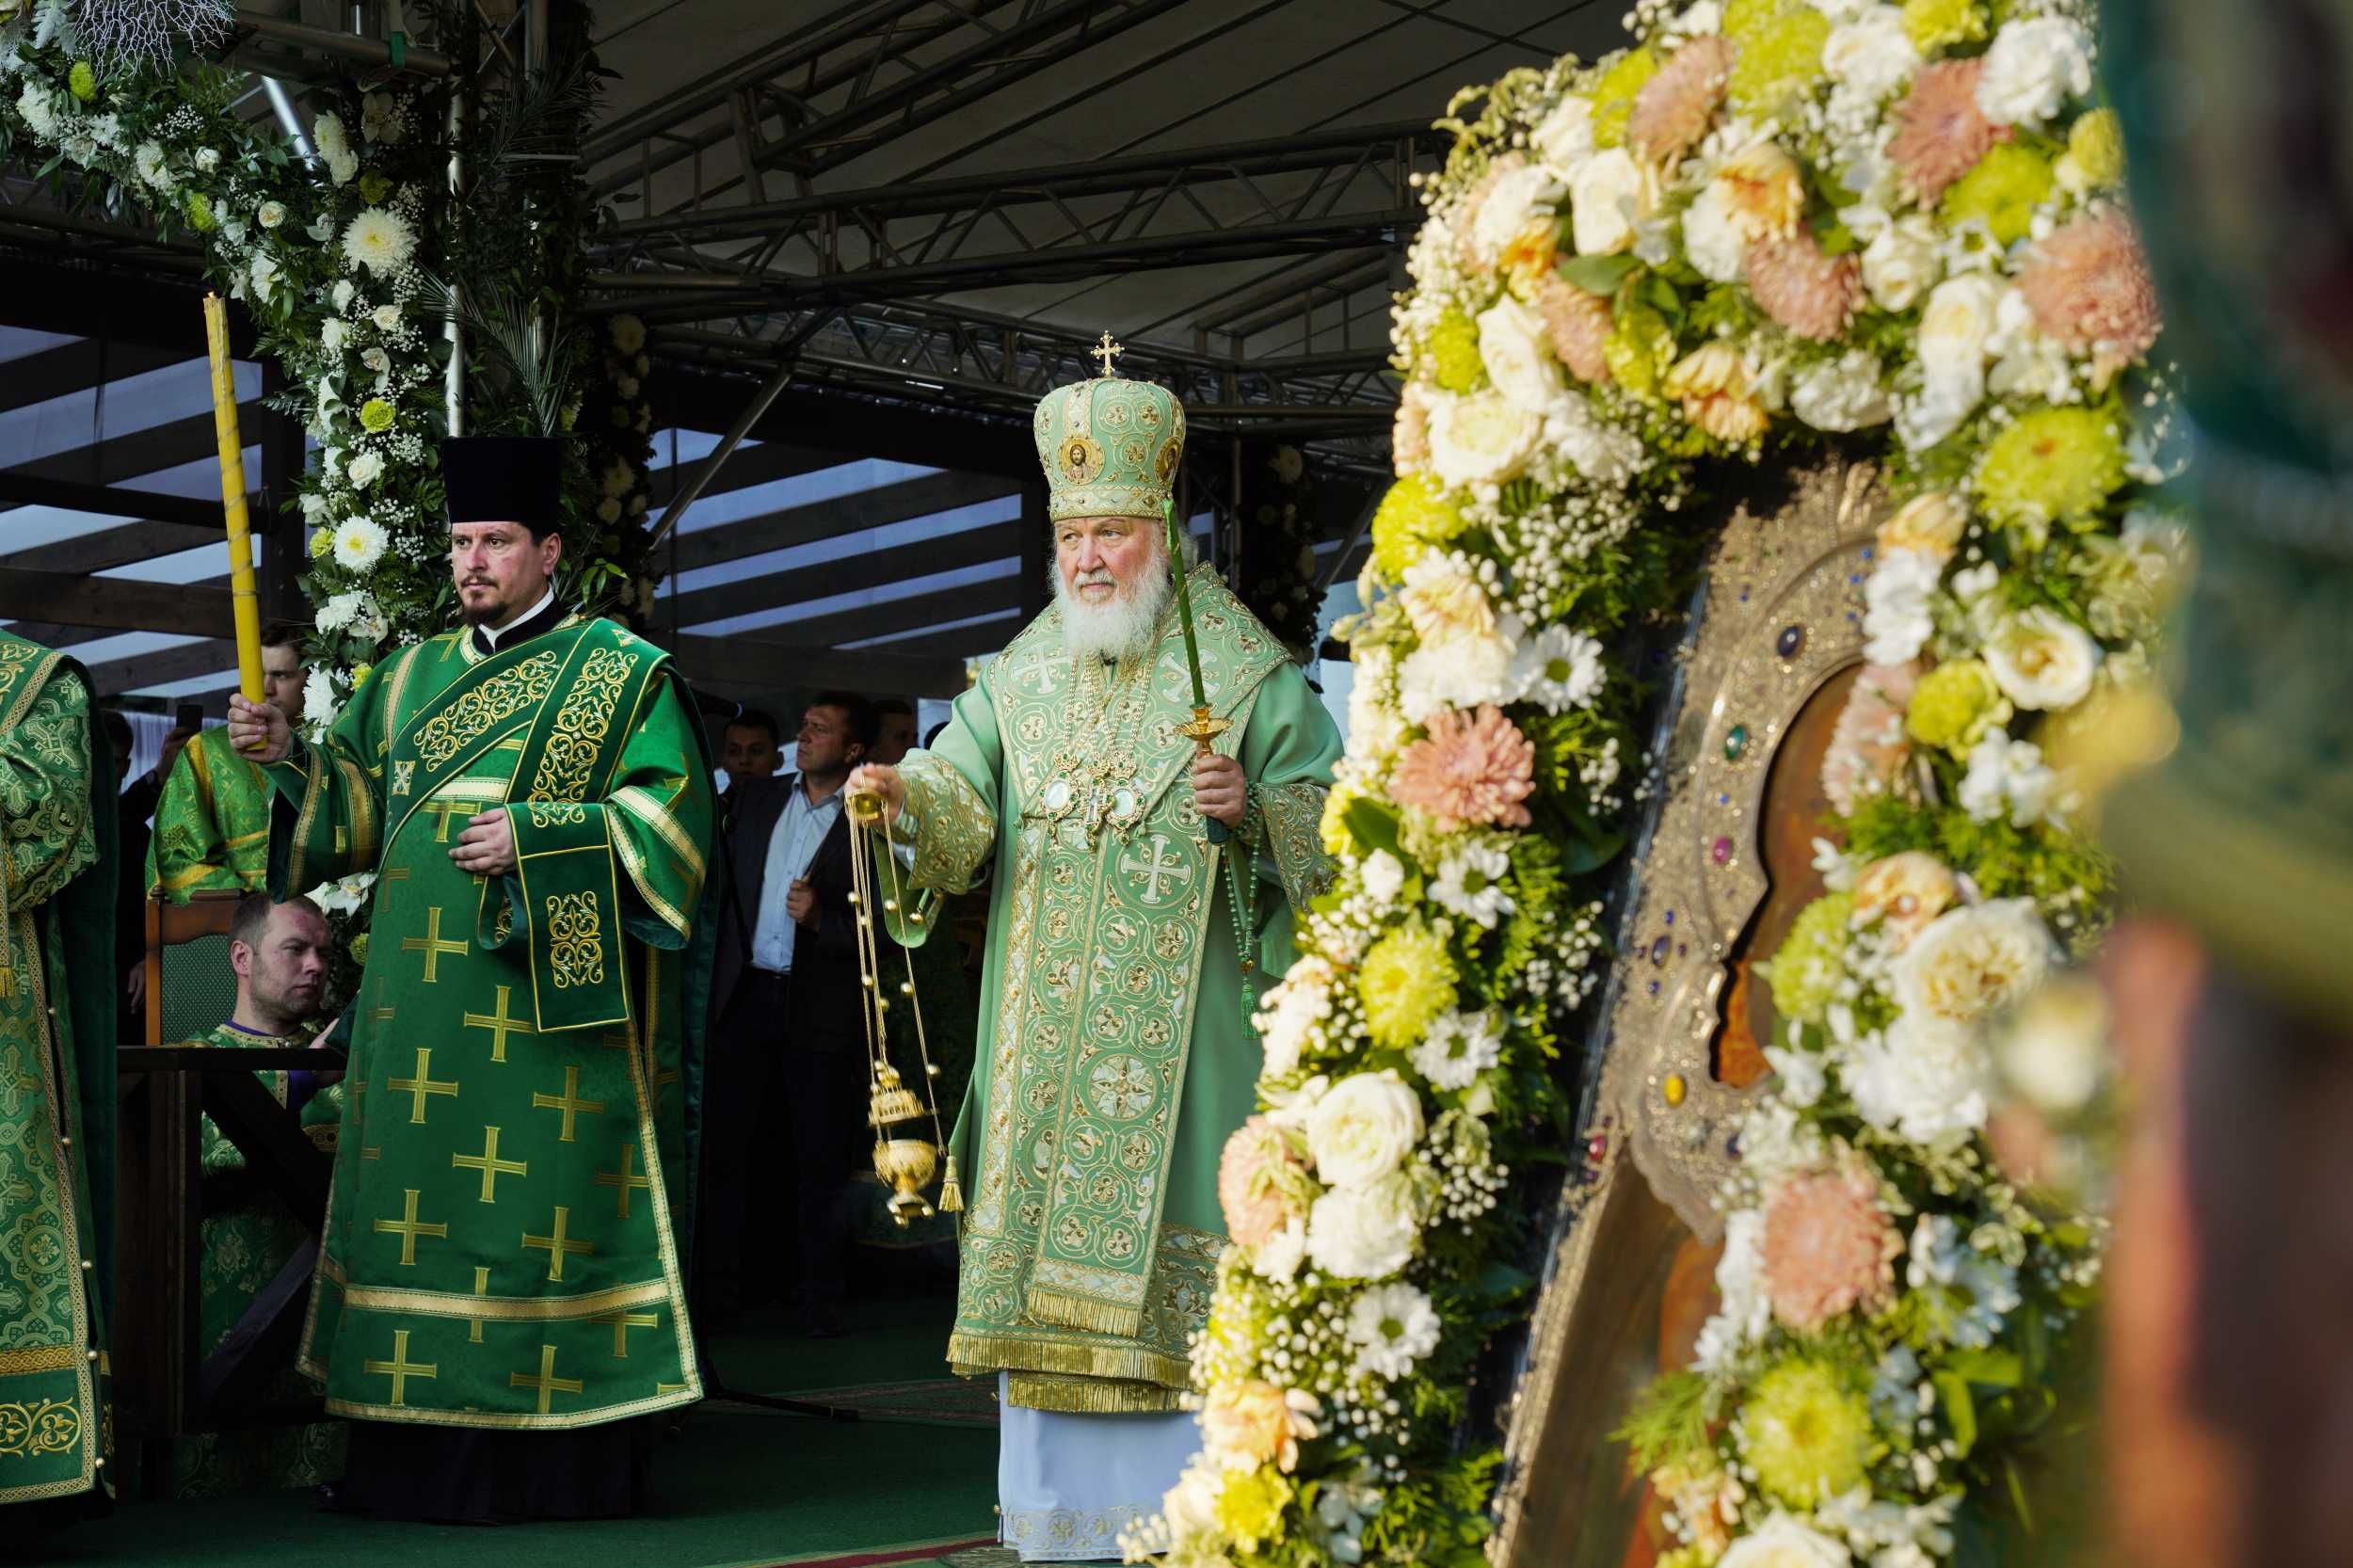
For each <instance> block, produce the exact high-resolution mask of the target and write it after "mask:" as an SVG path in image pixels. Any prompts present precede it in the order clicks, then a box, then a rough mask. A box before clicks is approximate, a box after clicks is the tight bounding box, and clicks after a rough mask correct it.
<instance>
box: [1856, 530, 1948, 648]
mask: <svg viewBox="0 0 2353 1568" xmlns="http://www.w3.org/2000/svg"><path fill="white" fill-rule="evenodd" d="M1944 570H1945V568H1944V566H1943V564H1942V563H1941V562H1939V561H1938V560H1937V558H1936V557H1935V556H1933V555H1930V554H1928V553H1927V552H1923V551H1917V550H1881V552H1880V553H1879V560H1878V562H1877V563H1876V564H1875V565H1874V566H1873V567H1872V568H1871V575H1870V577H1869V578H1868V579H1867V580H1866V581H1865V583H1864V584H1863V606H1864V611H1863V634H1864V636H1865V639H1867V640H1866V641H1865V643H1864V645H1863V657H1864V658H1865V659H1866V660H1868V661H1869V662H1870V663H1872V664H1910V663H1911V662H1912V661H1913V659H1916V658H1918V657H1919V654H1920V649H1921V648H1924V647H1926V646H1927V645H1928V640H1929V637H1930V635H1932V634H1933V633H1934V632H1935V631H1936V616H1935V615H1934V613H1933V610H1932V605H1933V602H1934V599H1935V595H1936V588H1937V583H1938V580H1939V579H1940V578H1941V577H1943V575H1944Z"/></svg>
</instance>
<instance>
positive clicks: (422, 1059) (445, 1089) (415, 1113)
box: [384, 1046, 457, 1124]
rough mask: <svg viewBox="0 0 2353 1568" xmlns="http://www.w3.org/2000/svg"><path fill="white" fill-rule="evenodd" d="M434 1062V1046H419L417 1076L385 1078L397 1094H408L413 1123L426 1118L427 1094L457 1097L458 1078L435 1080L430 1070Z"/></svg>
mask: <svg viewBox="0 0 2353 1568" xmlns="http://www.w3.org/2000/svg"><path fill="white" fill-rule="evenodd" d="M432 1064H433V1048H432V1047H431V1046H419V1047H418V1048H417V1076H416V1077H414V1078H388V1079H386V1080H384V1087H385V1088H387V1089H390V1090H392V1092H393V1093H394V1094H396V1095H407V1096H408V1120H409V1121H410V1122H411V1123H412V1124H414V1123H422V1122H423V1121H424V1102H425V1099H426V1097H427V1096H433V1095H445V1096H449V1097H450V1098H452V1099H455V1098H456V1097H457V1080H456V1079H454V1078H453V1079H451V1080H449V1081H448V1082H446V1083H437V1082H435V1081H434V1079H433V1074H432V1072H431V1071H430V1068H431V1067H432Z"/></svg>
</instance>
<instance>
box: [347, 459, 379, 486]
mask: <svg viewBox="0 0 2353 1568" xmlns="http://www.w3.org/2000/svg"><path fill="white" fill-rule="evenodd" d="M383 472H384V459H383V458H381V457H379V456H376V454H375V453H373V452H362V453H360V456H357V457H354V458H353V459H352V460H351V465H350V466H349V467H348V468H346V469H345V470H344V474H345V476H346V477H348V478H349V479H350V480H351V482H352V483H353V484H354V485H357V486H359V487H360V488H362V489H364V488H367V487H368V486H370V485H373V484H375V483H376V480H377V479H378V478H380V477H382V475H383Z"/></svg>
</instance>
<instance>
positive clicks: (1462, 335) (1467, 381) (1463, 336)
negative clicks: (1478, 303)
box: [1430, 308, 1487, 392]
mask: <svg viewBox="0 0 2353 1568" xmlns="http://www.w3.org/2000/svg"><path fill="white" fill-rule="evenodd" d="M1430 362H1431V364H1432V366H1433V367H1434V368H1435V369H1436V371H1437V373H1438V385H1440V386H1441V387H1444V388H1445V389H1446V390H1447V391H1449V392H1469V391H1470V390H1471V389H1472V388H1474V387H1476V386H1478V385H1479V378H1480V377H1481V376H1484V375H1485V374H1486V373H1487V370H1486V366H1485V364H1484V363H1483V362H1481V360H1480V358H1479V326H1478V323H1476V322H1474V321H1472V320H1471V318H1470V317H1468V316H1466V315H1465V314H1464V313H1463V312H1460V311H1457V310H1453V309H1451V308H1449V310H1448V311H1447V312H1445V313H1444V314H1443V315H1441V316H1439V317H1438V325H1437V326H1435V327H1433V328H1431V329H1430Z"/></svg>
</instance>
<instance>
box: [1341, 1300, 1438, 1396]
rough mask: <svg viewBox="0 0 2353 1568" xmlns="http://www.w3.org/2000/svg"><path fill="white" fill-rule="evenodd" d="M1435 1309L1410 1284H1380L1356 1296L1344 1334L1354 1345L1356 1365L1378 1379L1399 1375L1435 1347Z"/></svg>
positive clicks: (1436, 1338)
mask: <svg viewBox="0 0 2353 1568" xmlns="http://www.w3.org/2000/svg"><path fill="white" fill-rule="evenodd" d="M1438 1330H1439V1322H1438V1312H1437V1308H1435V1307H1433V1306H1432V1305H1431V1304H1430V1298H1429V1297H1428V1296H1427V1295H1425V1294H1424V1293H1423V1292H1422V1291H1420V1290H1419V1289H1417V1288H1415V1287H1413V1286H1411V1285H1406V1284H1404V1283H1402V1282H1400V1283H1398V1284H1395V1285H1383V1286H1379V1287H1376V1288H1373V1289H1370V1290H1368V1291H1366V1292H1365V1293H1364V1294H1363V1295H1361V1296H1359V1297H1357V1298H1356V1304H1355V1305H1353V1306H1352V1307H1350V1308H1349V1311H1348V1337H1349V1338H1350V1340H1352V1341H1353V1343H1354V1344H1355V1345H1356V1346H1357V1347H1358V1349H1357V1352H1356V1368H1357V1370H1358V1371H1360V1372H1369V1373H1371V1374H1372V1375H1373V1376H1375V1377H1380V1378H1401V1377H1403V1376H1404V1375H1405V1374H1406V1373H1408V1372H1410V1371H1412V1370H1413V1369H1414V1364H1415V1363H1416V1362H1417V1361H1419V1360H1420V1359H1421V1358H1422V1357H1424V1356H1426V1355H1428V1354H1429V1353H1430V1352H1432V1351H1434V1350H1436V1349H1437V1348H1438Z"/></svg>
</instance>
